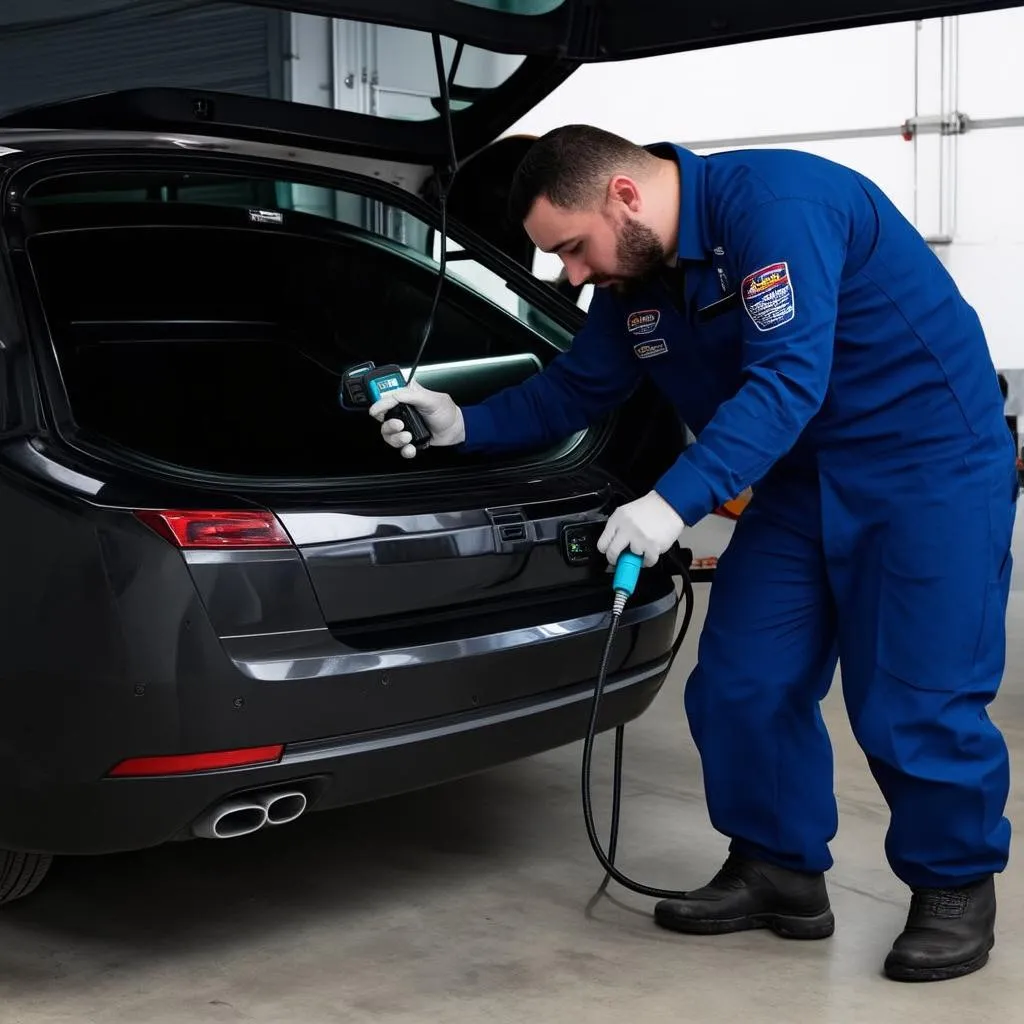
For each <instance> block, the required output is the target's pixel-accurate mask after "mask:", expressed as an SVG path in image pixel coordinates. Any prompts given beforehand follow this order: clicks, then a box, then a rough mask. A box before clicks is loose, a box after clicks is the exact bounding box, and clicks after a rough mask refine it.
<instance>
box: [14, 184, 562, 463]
mask: <svg viewBox="0 0 1024 1024" xmlns="http://www.w3.org/2000/svg"><path fill="white" fill-rule="evenodd" d="M106 177H107V178H109V179H113V181H114V182H115V183H116V182H117V179H118V177H119V176H115V175H111V174H108V175H106ZM177 177H178V178H183V179H185V183H184V184H183V185H179V186H178V187H176V188H175V189H174V190H173V193H169V192H168V190H167V189H166V188H165V187H162V188H161V189H160V190H155V189H154V187H153V185H152V183H149V184H148V185H147V186H146V188H145V190H144V192H143V193H142V194H141V195H140V193H139V190H138V189H137V188H136V189H128V188H126V186H125V185H124V184H123V183H122V184H119V185H118V186H117V188H115V187H114V185H112V184H111V185H107V186H106V188H103V187H102V186H103V181H101V182H100V183H99V184H97V183H96V182H95V181H93V182H91V183H90V185H89V186H88V188H89V191H88V192H87V193H82V192H81V191H75V190H74V188H72V187H71V186H69V185H68V184H67V182H68V180H69V179H68V178H62V179H57V180H58V182H59V183H60V187H59V188H56V189H55V188H54V187H53V186H52V185H48V186H47V187H46V188H45V189H44V190H43V192H42V194H41V195H40V196H39V197H38V198H37V199H36V200H35V202H34V204H33V201H32V194H31V192H30V193H29V196H28V198H27V200H26V203H25V206H26V208H27V209H28V210H29V211H30V216H31V219H32V220H34V222H35V227H36V231H35V233H33V234H31V236H30V237H29V238H28V241H27V243H26V252H27V256H28V260H29V264H30V266H31V271H32V274H33V276H34V280H35V283H36V287H37V289H38V295H39V301H40V304H41V307H42V311H43V314H44V316H45V319H46V324H47V327H48V329H49V332H50V336H51V339H52V343H53V355H54V358H55V361H56V366H57V369H58V372H59V381H60V385H61V386H62V390H63V392H64V396H66V406H67V407H66V409H65V410H64V415H63V416H61V415H60V413H59V412H58V421H61V426H62V432H63V433H64V434H65V436H66V437H68V438H69V439H71V438H73V439H76V440H78V441H79V442H81V443H82V444H84V445H87V446H89V447H93V448H97V447H103V446H105V445H109V446H111V448H112V449H118V450H120V451H121V452H122V453H123V454H125V455H127V456H129V457H130V456H132V455H137V456H140V457H142V458H144V459H146V460H150V461H156V462H158V463H160V464H162V465H166V466H169V467H174V468H176V469H178V470H181V471H183V472H184V473H185V474H188V473H189V472H194V473H198V474H216V475H224V476H234V477H243V478H255V479H257V480H268V479H270V480H275V479H280V478H288V479H291V480H295V479H297V478H298V479H303V478H304V479H311V480H338V479H346V478H356V477H375V476H381V477H383V476H390V475H393V474H396V473H409V472H417V471H429V472H431V473H437V472H438V471H441V472H444V471H446V470H448V471H466V470H470V469H473V468H474V467H480V468H486V469H495V468H509V467H512V466H515V465H517V464H524V465H525V464H530V465H535V464H536V463H537V462H538V459H539V458H540V459H541V460H543V459H555V458H557V457H558V456H560V455H563V454H565V453H566V451H568V450H570V449H573V448H574V447H575V446H576V444H577V442H578V441H579V438H573V439H568V440H567V441H566V442H564V443H562V444H559V445H558V446H557V447H556V448H554V449H553V450H551V451H548V452H540V453H538V452H525V453H521V454H520V455H519V456H517V457H515V458H511V459H507V460H504V461H500V462H496V460H495V459H493V458H491V457H486V456H476V457H473V456H468V455H466V454H461V453H457V452H453V451H450V450H448V451H446V450H444V449H437V450H434V451H432V452H430V454H429V456H428V457H427V458H420V459H417V460H413V463H414V464H410V463H409V462H408V461H407V460H404V459H401V457H400V456H399V455H398V453H397V452H394V451H393V450H391V449H389V448H387V447H386V446H385V445H384V444H383V442H382V440H381V438H380V433H379V425H378V424H377V423H376V422H375V421H373V420H372V419H371V418H370V417H369V416H368V415H367V414H366V413H365V411H363V412H351V411H347V410H344V409H342V408H341V406H340V404H339V401H338V387H339V383H340V379H341V374H342V372H343V371H344V370H345V369H346V368H347V367H349V366H351V365H353V364H356V363H359V362H362V361H364V360H367V359H372V360H374V361H375V362H376V363H377V364H378V365H382V364H385V363H392V362H393V363H398V364H399V365H401V366H404V367H408V366H409V364H410V363H411V361H412V359H413V357H414V355H415V352H416V350H417V348H418V346H419V342H420V339H421V336H422V330H423V325H424V323H425V321H426V317H427V315H428V312H429V308H430V303H431V300H432V298H433V290H434V288H435V285H436V274H437V266H436V263H435V262H434V260H433V258H432V253H431V248H432V245H433V242H434V240H433V238H432V237H431V234H430V232H429V230H428V228H427V225H425V224H424V223H422V222H421V221H419V220H418V218H416V217H413V216H411V215H409V214H407V213H405V212H404V211H401V210H399V209H397V208H391V207H389V206H387V205H386V204H382V203H381V202H380V201H376V200H367V199H365V198H363V197H360V196H356V195H354V194H351V193H339V192H337V191H336V190H323V189H321V190H319V192H330V193H331V195H330V197H329V198H330V204H329V206H330V216H324V215H323V212H322V211H318V212H316V213H310V212H306V211H307V210H308V208H309V207H311V206H312V205H313V204H314V200H316V198H317V197H315V196H311V195H310V188H309V187H308V186H290V185H287V186H286V187H287V188H288V189H291V190H292V191H291V193H290V194H291V195H292V196H293V197H294V195H295V194H296V193H295V191H294V190H295V189H297V188H304V189H305V192H304V193H302V196H303V199H304V203H305V206H306V209H303V210H299V209H294V208H292V209H286V210H276V209H275V208H271V210H270V211H269V214H270V215H269V216H268V215H267V214H268V210H267V204H264V206H263V207H262V208H261V209H262V211H263V212H262V213H261V214H260V215H259V216H256V215H255V214H256V211H255V210H254V209H253V208H252V207H251V206H250V205H249V203H251V202H252V201H253V200H255V199H257V198H263V199H266V198H269V197H268V196H267V194H266V192H265V190H264V191H262V192H261V191H259V190H257V189H252V188H250V190H249V191H248V192H245V191H243V192H241V193H239V192H238V190H239V188H240V187H241V186H242V185H250V186H251V185H252V183H251V182H250V183H247V182H244V181H243V182H240V181H239V180H237V179H234V178H230V179H228V181H229V185H230V187H232V188H234V189H235V193H234V194H232V193H231V192H227V191H225V189H226V188H227V187H228V186H225V184H224V183H223V182H221V181H217V182H213V183H211V182H210V181H208V180H206V179H207V178H208V177H209V176H204V180H203V181H202V182H198V183H196V184H195V185H190V184H189V181H188V179H189V177H190V176H189V175H180V174H179V175H177ZM70 180H73V179H70ZM259 184H260V185H266V184H267V183H265V182H260V183H259ZM78 188H79V189H81V188H82V186H78ZM190 188H191V191H190ZM276 188H277V192H278V194H279V193H280V191H281V188H282V186H281V183H276ZM61 189H63V191H61ZM314 191H316V190H314ZM323 199H324V197H322V196H321V197H320V200H319V201H321V202H322V201H323ZM114 200H116V201H114ZM343 200H344V202H343ZM346 204H347V205H346ZM280 205H282V204H280V203H278V206H280ZM323 209H324V210H326V207H324V208H323ZM367 221H368V222H371V223H374V224H376V225H378V226H383V227H382V233H380V232H374V231H369V230H367V229H365V228H364V227H363V226H362V225H363V223H364V222H367ZM510 314H511V315H510ZM568 339H569V334H568V332H566V331H563V330H562V329H561V328H559V327H557V325H555V324H553V323H552V322H551V321H550V320H549V319H548V318H546V317H544V316H543V314H541V313H539V312H538V311H536V310H535V309H533V308H532V307H531V306H530V305H529V304H528V303H526V302H525V301H524V300H522V299H519V298H518V297H516V296H515V295H514V294H513V293H512V292H511V291H510V290H508V289H507V287H505V285H504V283H503V282H501V281H500V279H499V278H498V277H497V275H494V274H493V273H491V272H490V271H487V270H485V269H484V268H482V267H480V266H479V265H477V264H475V263H474V262H473V261H471V260H458V259H457V260H455V261H453V262H451V263H449V275H448V278H447V280H446V282H445V286H444V288H443V291H442V296H441V302H440V306H439V309H438V311H437V315H436V318H435V324H434V330H433V333H432V335H431V339H430V342H429V343H428V346H427V351H426V353H425V357H424V361H423V364H422V365H421V368H420V371H419V372H418V374H417V378H418V379H419V380H420V382H421V383H423V384H424V385H425V386H428V387H433V388H437V389H440V390H445V391H448V392H450V393H451V394H452V395H453V397H454V398H455V399H456V401H458V402H460V403H463V404H468V403H471V402H474V401H478V400H480V399H481V398H483V397H485V396H486V395H489V394H492V393H494V392H495V391H498V390H500V389H501V388H502V387H505V386H508V385H512V384H516V383H519V382H520V381H522V380H524V379H526V378H527V377H529V376H530V375H532V374H533V373H536V372H537V371H538V370H539V369H541V368H542V366H543V365H545V364H546V363H547V362H549V361H550V360H551V359H552V358H553V357H554V356H555V355H557V354H558V351H559V350H560V348H562V347H564V345H565V344H567V343H568ZM51 390H52V389H51ZM64 396H61V397H64Z"/></svg>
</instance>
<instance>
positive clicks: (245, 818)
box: [192, 800, 267, 839]
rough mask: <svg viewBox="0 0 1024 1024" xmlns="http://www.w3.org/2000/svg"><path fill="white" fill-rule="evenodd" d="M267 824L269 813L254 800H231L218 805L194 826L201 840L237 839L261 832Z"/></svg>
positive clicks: (195, 832) (194, 830) (193, 829)
mask: <svg viewBox="0 0 1024 1024" xmlns="http://www.w3.org/2000/svg"><path fill="white" fill-rule="evenodd" d="M266 823H267V811H266V808H265V807H263V805H262V804H260V803H259V802H256V801H252V800H229V801H227V803H223V804H218V805H217V806H216V807H214V808H213V809H212V810H210V811H208V812H207V813H206V814H204V815H203V817H201V818H200V819H199V820H198V821H197V822H196V823H195V824H194V825H193V826H192V831H193V833H194V834H195V835H196V836H198V837H199V838H200V839H237V838H239V837H240V836H248V835H252V833H253V832H259V830H260V829H261V828H263V826H264V825H266Z"/></svg>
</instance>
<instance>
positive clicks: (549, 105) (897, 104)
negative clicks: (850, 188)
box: [509, 8, 1024, 368]
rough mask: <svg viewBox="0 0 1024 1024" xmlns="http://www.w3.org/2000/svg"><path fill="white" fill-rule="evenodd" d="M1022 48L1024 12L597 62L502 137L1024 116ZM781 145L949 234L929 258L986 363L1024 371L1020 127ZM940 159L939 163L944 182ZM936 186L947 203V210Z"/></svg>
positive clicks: (762, 130)
mask: <svg viewBox="0 0 1024 1024" xmlns="http://www.w3.org/2000/svg"><path fill="white" fill-rule="evenodd" d="M954 38H955V39H957V40H958V46H957V47H956V49H955V50H954V49H953V47H952V42H951V41H952V40H953V39H954ZM915 39H916V41H917V44H918V45H917V47H916V51H915ZM1022 39H1024V8H1017V9H1012V10H1008V11H997V12H992V13H989V14H980V15H970V16H966V17H961V18H959V19H944V20H942V21H938V20H936V21H928V22H924V23H919V24H915V23H913V22H907V23H902V24H897V25H885V26H878V27H872V28H865V29H853V30H848V31H842V32H830V33H821V34H816V35H811V36H798V37H793V38H789V39H780V40H771V41H767V42H760V43H745V44H741V45H738V46H729V47H722V48H718V49H711V50H702V51H694V52H691V53H683V54H676V55H672V56H667V57H656V58H650V59H644V60H636V61H626V62H621V63H618V64H605V65H592V66H589V67H585V68H581V69H580V70H579V71H578V72H577V73H576V74H574V75H573V76H572V77H571V78H570V79H569V81H568V82H566V83H565V84H564V85H563V86H562V87H561V88H559V89H558V90H557V91H556V92H555V93H553V94H552V95H551V96H549V97H548V98H547V99H546V100H545V101H544V102H542V103H541V104H540V105H539V106H538V107H536V108H535V109H534V110H533V111H531V112H530V113H529V114H528V115H527V116H526V117H524V118H523V119H522V120H521V121H520V122H519V123H518V124H516V125H515V126H513V127H512V128H511V129H510V132H509V133H510V134H513V133H518V132H527V133H533V134H540V133H542V132H545V131H547V130H548V129H550V128H553V127H556V126H558V125H561V124H566V123H572V122H586V123H590V124H596V125H599V126H600V127H602V128H606V129H608V130H610V131H614V132H617V133H618V134H620V135H624V136H625V137H627V138H629V139H632V140H634V141H636V142H640V143H648V142H654V141H659V140H672V141H675V142H680V143H684V144H694V143H700V142H709V141H711V140H723V139H730V138H735V137H744V136H755V135H757V136H763V135H767V134H778V133H793V132H809V131H822V130H847V129H858V128H881V127H897V126H899V125H901V124H903V123H904V122H905V121H906V120H907V119H908V118H911V117H913V116H914V114H915V99H916V100H917V102H918V109H917V113H919V114H921V115H930V114H939V113H940V112H942V110H943V109H944V108H945V109H948V110H953V109H956V110H959V111H961V112H963V113H964V114H966V115H967V116H968V117H970V118H973V119H978V118H986V117H1016V116H1022V115H1024V59H1021V55H1020V42H1021V40H1022ZM915 52H916V53H917V67H916V69H915ZM943 53H945V55H946V75H945V78H943V75H942V70H943V68H942V57H943ZM954 56H955V57H956V72H955V73H954V72H953V71H952V68H953V59H952V58H953V57H954ZM915 70H916V73H915ZM943 83H945V85H944V84H943ZM778 144H779V145H788V146H793V147H794V148H800V149H805V150H809V151H811V152H816V153H820V154H821V155H823V156H826V157H828V158H830V159H833V160H838V161H840V162H841V163H845V164H847V165H849V166H851V167H854V168H856V169H857V170H858V171H861V172H862V173H864V174H866V175H868V176H869V177H871V178H872V179H873V180H874V181H876V182H877V183H878V184H879V185H880V186H881V187H882V188H883V189H884V190H885V191H886V192H887V193H888V194H889V196H890V198H891V199H892V200H893V201H894V202H895V203H896V205H897V206H898V207H899V208H900V210H901V211H902V212H903V213H904V214H905V215H906V216H907V217H908V218H910V219H911V220H913V221H914V222H915V223H916V224H917V226H918V227H919V229H920V230H921V231H922V233H923V234H925V235H926V236H928V237H931V236H933V235H938V234H940V233H944V232H947V231H948V232H949V233H950V234H951V235H952V239H953V240H952V243H951V244H949V245H939V246H936V252H937V253H938V255H939V256H940V258H941V259H942V260H943V262H944V263H945V264H946V266H947V267H948V268H949V269H950V272H951V273H952V274H953V276H954V278H955V279H956V281H957V283H958V285H959V287H960V288H961V290H962V291H963V292H964V294H965V296H966V297H967V299H968V300H969V301H970V302H971V303H972V304H973V305H974V306H975V308H977V309H978V311H979V314H980V315H981V318H982V321H983V323H984V325H985V329H986V332H987V334H988V337H989V344H990V348H991V350H992V354H993V360H994V361H995V363H996V365H997V366H998V367H1000V368H1024V321H1022V317H1021V315H1020V309H1019V298H1018V296H1019V295H1020V294H1021V293H1022V292H1024V202H1021V200H1020V198H1019V194H1020V192H1021V191H1022V185H1021V181H1022V180H1024V127H1022V128H999V129H991V130H972V131H968V132H967V133H966V134H964V135H960V136H957V137H955V138H946V139H945V140H940V138H939V137H938V136H936V135H920V136H918V138H917V139H916V140H915V141H913V142H906V141H904V140H903V139H902V138H901V137H900V136H899V135H897V134H894V135H891V136H888V137H884V138H858V139H853V140H832V141H818V142H810V143H792V142H785V143H781V142H780V143H778ZM943 147H944V148H945V149H946V150H947V152H948V154H949V159H948V161H947V163H946V164H945V167H944V169H943V170H941V171H940V165H941V164H942V161H941V159H940V149H941V148H943ZM700 148H701V149H702V151H709V150H711V149H714V148H719V147H714V146H710V147H700ZM915 156H916V159H915ZM940 183H941V184H943V185H945V186H946V191H947V198H948V203H947V205H946V207H945V212H944V213H942V212H941V210H940V200H941V196H940ZM949 186H953V187H952V188H950V187H949ZM940 213H941V216H940ZM954 214H955V216H954ZM546 269H548V268H547V267H545V270H546Z"/></svg>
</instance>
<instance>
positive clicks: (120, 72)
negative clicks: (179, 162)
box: [0, 0, 283, 112]
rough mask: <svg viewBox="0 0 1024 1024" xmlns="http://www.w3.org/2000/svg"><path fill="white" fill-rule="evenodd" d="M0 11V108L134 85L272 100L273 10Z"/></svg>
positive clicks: (39, 6)
mask: <svg viewBox="0 0 1024 1024" xmlns="http://www.w3.org/2000/svg"><path fill="white" fill-rule="evenodd" d="M0 8H2V13H0V112H6V111H10V110H14V109H17V108H19V107H25V106H29V105H34V104H36V103H47V102H53V101H57V100H64V99H70V98H72V97H74V96H80V95H83V94H89V93H96V92H106V91H108V90H110V89H126V88H133V87H141V86H179V87H189V88H206V89H218V90H224V91H227V92H239V93H244V94H246V95H254V96H280V95H281V80H282V56H283V48H282V42H283V37H282V25H283V21H282V18H283V15H282V14H281V13H280V12H279V11H273V10H267V9H263V8H260V7H251V6H246V5H241V4H232V3H203V2H196V0H134V2H126V0H86V2H84V3H82V2H80V0H79V2H76V3H74V4H72V3H68V2H67V0H31V2H22V0H3V3H2V5H0ZM70 10H73V11H75V14H73V15H71V14H69V13H68V12H69V11H70Z"/></svg>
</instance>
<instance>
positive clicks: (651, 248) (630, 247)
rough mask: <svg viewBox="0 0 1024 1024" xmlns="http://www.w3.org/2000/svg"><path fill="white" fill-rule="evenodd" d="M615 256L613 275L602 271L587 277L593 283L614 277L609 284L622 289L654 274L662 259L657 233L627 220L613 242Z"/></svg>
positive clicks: (641, 283) (663, 257)
mask: <svg viewBox="0 0 1024 1024" xmlns="http://www.w3.org/2000/svg"><path fill="white" fill-rule="evenodd" d="M615 258H616V260H617V261H618V267H617V272H616V273H615V274H614V275H604V274H602V275H600V276H594V277H592V278H591V279H590V280H591V283H592V284H595V285H600V284H604V283H607V282H609V281H612V280H614V281H615V284H613V285H612V287H613V288H614V289H615V290H616V291H619V292H626V291H630V290H632V289H634V288H637V287H639V286H641V285H643V284H644V283H646V282H647V281H649V280H650V279H651V278H652V277H654V276H655V275H656V274H657V273H658V271H659V270H660V269H661V267H662V265H663V263H664V261H665V253H664V252H663V251H662V248H661V242H660V241H658V236H657V235H656V234H655V233H654V232H653V231H652V230H651V229H650V228H649V227H648V226H647V225H646V224H641V223H640V222H639V221H635V220H627V221H626V222H625V223H624V224H623V225H622V231H621V232H620V234H619V237H618V240H617V242H616V244H615Z"/></svg>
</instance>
